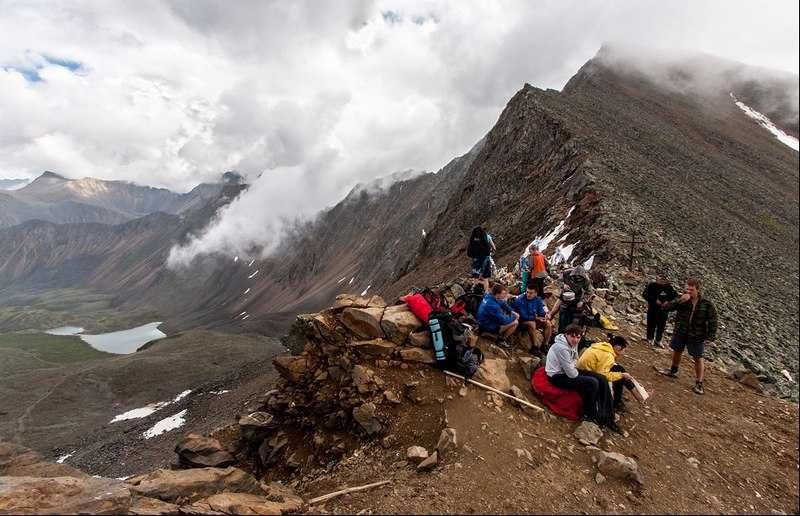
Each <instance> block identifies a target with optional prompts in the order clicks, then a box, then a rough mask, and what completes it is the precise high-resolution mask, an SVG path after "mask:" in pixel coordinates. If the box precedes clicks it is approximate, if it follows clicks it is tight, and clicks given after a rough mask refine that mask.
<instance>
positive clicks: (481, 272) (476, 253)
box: [467, 226, 496, 292]
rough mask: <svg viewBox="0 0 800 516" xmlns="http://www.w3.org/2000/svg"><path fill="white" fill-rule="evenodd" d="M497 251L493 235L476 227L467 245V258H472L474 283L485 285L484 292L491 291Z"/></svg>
mask: <svg viewBox="0 0 800 516" xmlns="http://www.w3.org/2000/svg"><path fill="white" fill-rule="evenodd" d="M495 250H496V248H495V245H494V240H492V235H490V234H489V233H487V232H486V231H485V230H484V229H483V228H482V227H481V226H475V227H474V228H473V229H472V234H471V235H470V237H469V242H468V243H467V256H468V257H470V258H472V280H473V283H483V290H484V292H488V290H489V278H491V277H492V253H494V252H495Z"/></svg>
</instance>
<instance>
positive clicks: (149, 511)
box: [128, 496, 181, 516]
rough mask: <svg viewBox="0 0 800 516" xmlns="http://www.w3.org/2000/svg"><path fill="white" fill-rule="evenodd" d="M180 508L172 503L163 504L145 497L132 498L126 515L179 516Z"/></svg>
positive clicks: (163, 502) (160, 501)
mask: <svg viewBox="0 0 800 516" xmlns="http://www.w3.org/2000/svg"><path fill="white" fill-rule="evenodd" d="M180 509H181V508H180V507H179V506H178V505H176V504H174V503H169V502H165V501H163V500H158V499H156V498H149V497H147V496H134V497H133V500H132V501H131V507H130V509H128V514H133V515H135V516H160V515H162V514H180V513H181V511H180Z"/></svg>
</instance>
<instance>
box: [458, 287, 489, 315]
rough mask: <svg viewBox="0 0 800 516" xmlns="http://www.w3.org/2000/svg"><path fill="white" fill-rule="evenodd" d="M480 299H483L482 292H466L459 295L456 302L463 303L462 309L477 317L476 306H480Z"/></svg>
mask: <svg viewBox="0 0 800 516" xmlns="http://www.w3.org/2000/svg"><path fill="white" fill-rule="evenodd" d="M481 301H483V294H473V293H468V294H464V295H463V296H461V297H459V298H458V299H457V300H456V303H463V305H464V310H466V312H467V313H468V314H469V315H471V316H472V317H478V308H479V307H480V306H481Z"/></svg>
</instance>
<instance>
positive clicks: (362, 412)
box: [353, 403, 383, 435]
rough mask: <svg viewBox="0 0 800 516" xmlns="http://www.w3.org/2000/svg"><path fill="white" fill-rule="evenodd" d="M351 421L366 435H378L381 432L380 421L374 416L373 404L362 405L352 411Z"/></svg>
mask: <svg viewBox="0 0 800 516" xmlns="http://www.w3.org/2000/svg"><path fill="white" fill-rule="evenodd" d="M353 419H355V420H356V422H357V423H358V424H359V425H360V426H361V428H363V429H364V431H365V432H366V433H367V435H374V434H378V433H380V432H381V431H382V430H383V425H381V422H380V420H379V419H378V417H377V416H376V415H375V404H374V403H364V404H363V405H361V406H358V407H355V408H354V409H353Z"/></svg>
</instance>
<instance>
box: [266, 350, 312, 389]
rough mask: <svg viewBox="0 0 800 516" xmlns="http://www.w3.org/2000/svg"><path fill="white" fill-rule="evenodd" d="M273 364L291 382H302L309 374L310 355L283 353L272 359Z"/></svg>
mask: <svg viewBox="0 0 800 516" xmlns="http://www.w3.org/2000/svg"><path fill="white" fill-rule="evenodd" d="M272 364H273V365H274V366H275V369H276V370H277V371H278V374H280V375H281V376H282V377H284V378H286V380H288V381H289V383H294V384H297V383H301V382H303V381H304V380H306V379H307V376H308V374H309V362H308V357H307V356H305V355H296V356H295V355H281V356H277V357H275V358H273V359H272Z"/></svg>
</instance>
